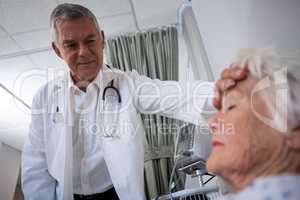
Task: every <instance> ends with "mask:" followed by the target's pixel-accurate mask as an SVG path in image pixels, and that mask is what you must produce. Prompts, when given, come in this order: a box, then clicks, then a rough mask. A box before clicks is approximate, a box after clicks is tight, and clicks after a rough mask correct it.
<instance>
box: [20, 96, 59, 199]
mask: <svg viewBox="0 0 300 200" xmlns="http://www.w3.org/2000/svg"><path fill="white" fill-rule="evenodd" d="M41 107H42V106H41V99H39V98H37V97H35V98H34V100H33V103H32V107H31V108H32V110H33V111H34V110H37V109H41ZM33 111H32V112H33ZM44 128H45V127H44V123H43V116H42V114H34V113H32V118H31V125H30V132H29V138H28V140H27V141H26V143H25V146H24V148H23V152H22V178H21V180H22V190H23V193H24V197H25V200H41V199H43V200H55V199H56V197H55V184H56V181H55V179H54V178H53V177H51V176H50V174H49V172H48V169H47V161H46V155H45V144H44V138H43V134H44Z"/></svg>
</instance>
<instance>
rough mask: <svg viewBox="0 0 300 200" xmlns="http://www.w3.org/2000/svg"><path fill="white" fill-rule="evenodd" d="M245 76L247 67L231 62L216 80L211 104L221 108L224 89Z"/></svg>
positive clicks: (232, 85)
mask: <svg viewBox="0 0 300 200" xmlns="http://www.w3.org/2000/svg"><path fill="white" fill-rule="evenodd" d="M246 77H247V68H241V67H239V66H238V65H236V64H234V63H233V64H232V65H231V66H230V67H229V68H226V69H224V70H223V71H222V73H221V77H220V79H219V80H218V81H217V82H216V88H215V96H214V99H213V104H214V106H215V107H216V108H217V109H220V108H221V102H222V94H223V92H224V91H226V90H228V89H230V88H232V87H234V86H235V85H236V83H237V82H238V81H241V80H244V79H245V78H246Z"/></svg>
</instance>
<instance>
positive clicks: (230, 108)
mask: <svg viewBox="0 0 300 200" xmlns="http://www.w3.org/2000/svg"><path fill="white" fill-rule="evenodd" d="M235 107H236V105H230V106H228V107H227V110H228V111H230V110H232V109H234V108H235Z"/></svg>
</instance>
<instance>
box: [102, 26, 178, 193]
mask: <svg viewBox="0 0 300 200" xmlns="http://www.w3.org/2000/svg"><path fill="white" fill-rule="evenodd" d="M105 53H106V59H107V62H108V64H110V65H112V66H113V67H116V68H119V69H121V70H123V71H127V70H133V69H135V70H137V71H138V72H139V73H140V74H143V75H146V76H148V77H150V78H158V79H160V80H178V38H177V29H176V27H175V26H168V27H160V28H154V29H150V30H148V31H143V32H136V33H130V34H126V35H120V36H116V37H113V38H110V39H108V41H107V46H106V52H105ZM142 120H143V123H144V126H145V132H146V135H145V145H144V146H145V187H146V188H145V189H146V196H147V197H148V199H151V198H154V197H156V196H159V195H161V194H166V193H168V189H169V188H168V183H169V178H170V174H171V171H172V168H173V165H174V162H173V156H174V146H175V138H176V133H177V131H178V129H177V128H178V127H179V124H180V122H178V121H177V120H174V119H170V118H166V117H162V116H159V115H142ZM181 185H182V184H181Z"/></svg>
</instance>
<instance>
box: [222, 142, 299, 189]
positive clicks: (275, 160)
mask: <svg viewBox="0 0 300 200" xmlns="http://www.w3.org/2000/svg"><path fill="white" fill-rule="evenodd" d="M284 173H292V174H300V152H299V151H294V150H291V149H289V148H288V147H287V146H286V145H285V144H282V146H281V147H280V148H278V149H276V150H275V151H274V152H273V153H272V154H271V157H270V158H269V159H267V160H265V161H264V162H262V163H256V164H255V165H254V166H252V167H249V168H248V170H247V171H244V172H237V171H235V172H231V173H230V175H229V176H224V179H225V180H226V181H227V182H228V183H229V184H230V185H231V186H232V187H233V190H234V192H239V191H241V190H243V189H244V188H245V187H247V186H248V185H249V184H250V183H251V182H253V181H254V180H255V179H257V178H262V177H267V176H274V175H279V174H284ZM227 174H228V173H227Z"/></svg>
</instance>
